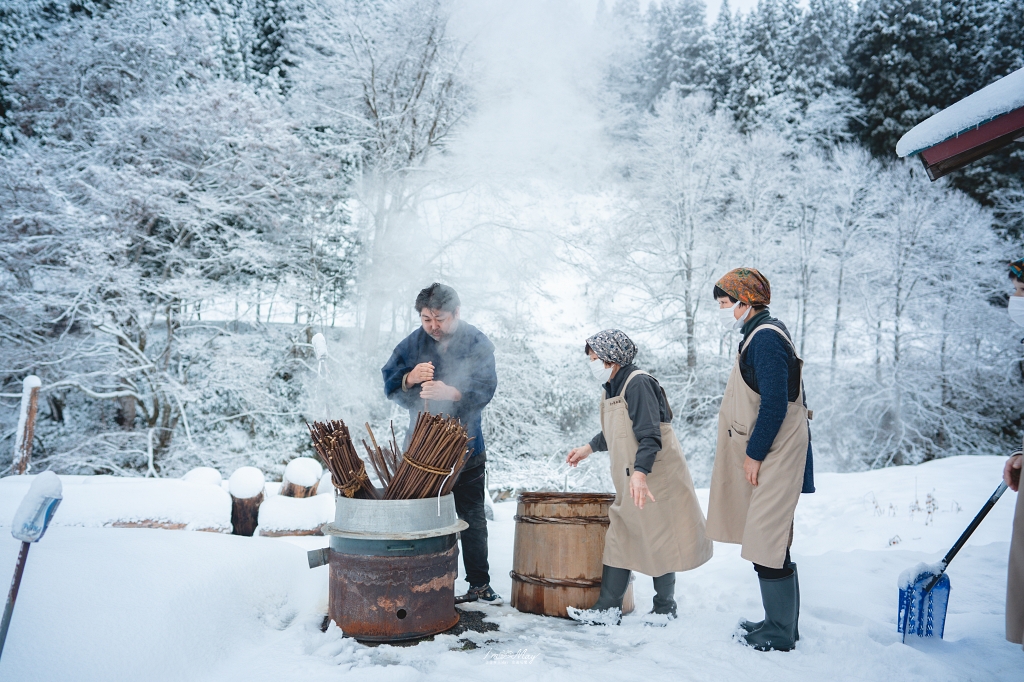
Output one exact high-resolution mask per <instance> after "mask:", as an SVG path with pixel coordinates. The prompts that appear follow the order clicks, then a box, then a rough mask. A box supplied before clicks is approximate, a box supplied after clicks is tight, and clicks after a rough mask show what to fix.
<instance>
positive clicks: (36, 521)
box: [0, 471, 63, 655]
mask: <svg viewBox="0 0 1024 682" xmlns="http://www.w3.org/2000/svg"><path fill="white" fill-rule="evenodd" d="M62 498H63V495H62V489H61V484H60V479H59V478H57V474H55V473H53V472H52V471H44V472H43V473H41V474H39V475H38V476H36V480H34V481H32V486H31V487H30V488H29V489H28V493H27V494H26V495H25V497H24V499H22V501H21V504H20V505H18V511H17V512H15V514H14V523H13V524H12V526H13V527H12V528H11V535H13V536H14V538H15V539H16V540H21V551H20V552H18V563H17V564H15V566H14V579H13V580H11V590H10V592H8V593H7V606H5V607H4V617H3V620H2V621H0V655H3V652H4V640H6V639H7V629H8V628H9V627H10V626H11V615H12V614H13V613H14V600H15V599H17V598H18V588H19V587H21V575H22V573H24V572H25V561H26V560H27V559H28V548H29V547H31V546H32V543H33V542H39V539H40V538H41V537H43V533H45V532H46V527H47V526H48V525H50V519H52V518H53V513H54V512H55V511H57V505H59V504H60V501H61V499H62Z"/></svg>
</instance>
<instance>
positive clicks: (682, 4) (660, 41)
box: [644, 0, 711, 103]
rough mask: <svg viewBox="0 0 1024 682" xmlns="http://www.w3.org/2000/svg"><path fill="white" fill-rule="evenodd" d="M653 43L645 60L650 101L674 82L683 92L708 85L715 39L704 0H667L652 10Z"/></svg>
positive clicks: (651, 42)
mask: <svg viewBox="0 0 1024 682" xmlns="http://www.w3.org/2000/svg"><path fill="white" fill-rule="evenodd" d="M648 22H649V24H650V29H649V34H650V36H651V40H650V44H649V45H648V49H647V57H646V59H645V60H644V74H645V77H646V81H647V102H648V103H651V102H653V101H654V100H655V99H657V98H658V96H659V95H661V94H662V93H663V92H665V91H667V90H668V89H669V88H671V87H672V86H673V85H675V86H677V87H678V88H679V92H680V93H681V94H683V95H687V94H690V93H692V92H693V91H695V90H698V89H702V88H704V87H705V86H706V85H707V84H708V52H709V51H710V48H711V38H710V36H709V35H708V29H707V26H706V24H705V21H704V2H703V0H664V2H662V3H661V4H660V5H659V4H652V5H651V7H650V9H649V10H648Z"/></svg>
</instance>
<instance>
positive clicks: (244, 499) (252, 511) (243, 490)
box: [228, 467, 266, 536]
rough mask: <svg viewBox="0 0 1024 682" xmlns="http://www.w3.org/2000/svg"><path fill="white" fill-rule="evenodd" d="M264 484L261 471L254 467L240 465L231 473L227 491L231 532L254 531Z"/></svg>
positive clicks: (244, 533)
mask: <svg viewBox="0 0 1024 682" xmlns="http://www.w3.org/2000/svg"><path fill="white" fill-rule="evenodd" d="M265 485H266V483H265V479H264V478H263V472H262V471H260V470H259V469H257V468H256V467H241V468H239V469H236V470H235V473H233V474H231V478H230V479H228V492H230V493H231V527H232V529H233V530H232V533H233V534H235V535H245V536H251V535H252V534H253V533H254V532H256V526H257V525H258V524H259V516H260V504H261V503H262V502H263V498H264V494H263V489H264V487H265Z"/></svg>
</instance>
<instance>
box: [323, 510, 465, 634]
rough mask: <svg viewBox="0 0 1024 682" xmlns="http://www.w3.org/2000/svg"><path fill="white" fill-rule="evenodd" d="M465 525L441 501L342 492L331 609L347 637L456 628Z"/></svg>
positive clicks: (331, 531)
mask: <svg viewBox="0 0 1024 682" xmlns="http://www.w3.org/2000/svg"><path fill="white" fill-rule="evenodd" d="M466 527H467V524H466V522H464V521H460V520H459V519H458V517H457V516H456V514H455V502H454V498H453V497H452V496H451V495H446V496H444V497H442V498H440V500H438V499H437V498H430V499H424V500H361V499H349V498H346V497H339V498H338V500H337V504H336V507H335V520H334V522H333V523H328V524H325V525H324V526H323V531H324V534H325V535H328V536H330V555H329V564H330V585H329V591H330V597H329V602H328V613H329V615H330V618H331V620H333V621H334V622H335V623H337V624H338V627H340V628H341V630H342V632H344V633H345V634H346V635H348V636H349V637H354V638H355V639H360V640H364V641H369V642H394V641H401V640H407V639H418V638H420V637H426V636H428V635H433V634H437V633H438V632H443V631H445V630H447V629H449V628H451V627H453V626H454V625H455V624H456V623H458V621H459V616H458V613H457V612H456V611H455V579H456V577H457V576H458V557H459V548H458V545H457V543H456V535H455V534H456V533H457V532H459V531H461V530H463V529H465V528H466Z"/></svg>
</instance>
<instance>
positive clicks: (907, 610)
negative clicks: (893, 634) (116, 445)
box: [896, 482, 1006, 642]
mask: <svg viewBox="0 0 1024 682" xmlns="http://www.w3.org/2000/svg"><path fill="white" fill-rule="evenodd" d="M1004 492H1006V483H1004V482H1000V483H999V487H998V488H996V491H995V492H994V493H992V496H991V497H989V498H988V502H986V503H985V506H984V507H982V508H981V511H980V512H978V515H977V516H975V517H974V520H973V521H971V525H969V526H967V530H965V531H964V532H963V535H961V536H960V539H959V540H957V541H956V544H955V545H953V547H952V548H951V549H950V550H949V551H948V552H946V556H945V557H943V558H942V561H940V562H939V563H938V564H935V565H934V566H930V567H928V568H927V569H925V570H922V571H919V572H918V574H917V577H915V578H914V579H913V581H904V580H901V581H900V582H901V583H904V584H901V585H900V610H899V617H898V618H897V620H896V631H897V632H901V633H903V641H904V642H906V641H907V635H908V634H911V635H917V636H918V637H934V636H935V635H938V636H939V639H942V633H943V630H945V627H946V606H947V604H948V603H949V589H950V586H949V576H948V575H946V567H947V566H949V562H950V561H952V560H953V557H955V556H956V554H957V552H959V551H960V549H961V548H962V547H963V546H964V545H965V544H967V540H968V538H970V537H971V534H972V533H974V531H975V530H977V528H978V526H980V525H981V522H982V521H984V520H985V516H986V515H988V513H989V512H990V511H991V510H992V507H994V506H996V502H998V501H999V498H1000V497H1002V495H1003V493H1004Z"/></svg>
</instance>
